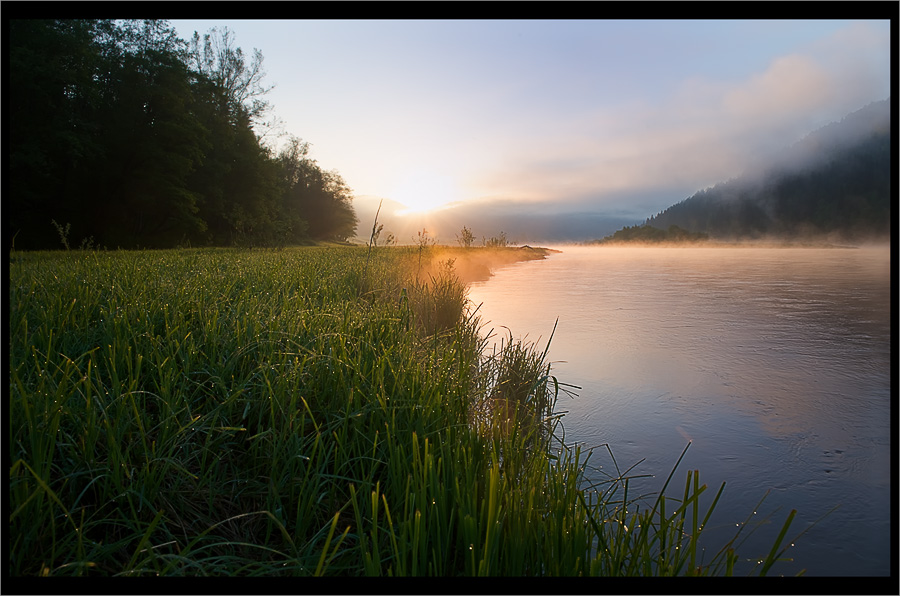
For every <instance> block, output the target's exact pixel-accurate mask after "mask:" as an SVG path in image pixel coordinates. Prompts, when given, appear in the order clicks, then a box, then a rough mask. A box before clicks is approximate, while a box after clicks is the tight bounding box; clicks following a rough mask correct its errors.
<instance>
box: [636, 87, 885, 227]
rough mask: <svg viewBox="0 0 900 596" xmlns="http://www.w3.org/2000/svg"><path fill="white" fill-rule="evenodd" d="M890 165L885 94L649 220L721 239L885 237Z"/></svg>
mask: <svg viewBox="0 0 900 596" xmlns="http://www.w3.org/2000/svg"><path fill="white" fill-rule="evenodd" d="M891 170H892V160H891V127H890V103H889V102H888V101H887V100H885V101H880V102H875V103H873V104H870V105H868V106H866V107H865V108H863V109H861V110H858V111H856V112H854V113H852V114H849V115H848V116H846V117H845V118H844V119H843V120H841V121H840V122H834V123H831V124H829V125H827V126H825V127H823V128H821V129H819V130H817V131H814V132H813V133H811V134H810V135H808V136H807V137H805V138H804V139H802V140H801V141H799V142H798V143H796V144H795V145H793V146H791V147H788V148H785V150H784V151H782V152H781V154H779V155H778V156H776V158H775V159H773V160H772V164H771V165H769V166H768V167H766V168H762V169H760V170H759V171H757V172H753V173H751V174H749V175H744V176H741V177H739V178H735V179H732V180H729V181H727V182H721V183H719V184H716V185H715V186H713V187H711V188H707V189H705V190H701V191H699V192H697V193H695V194H694V195H693V196H691V197H690V198H688V199H685V200H684V201H682V202H680V203H677V204H675V205H673V206H671V207H669V208H668V209H666V210H665V211H663V212H661V213H659V214H657V215H655V216H654V217H651V218H649V219H648V220H647V221H646V222H645V223H646V224H647V225H649V226H653V227H656V228H668V227H669V226H672V225H677V226H681V227H683V228H685V229H688V230H691V231H695V232H706V233H709V234H710V236H714V237H716V238H749V239H752V238H764V237H773V236H774V237H783V238H790V237H794V238H797V237H800V238H808V237H830V238H837V239H849V240H867V239H885V238H887V237H888V236H889V235H890V222H891V217H890V216H891V197H892V193H891V188H890V186H891Z"/></svg>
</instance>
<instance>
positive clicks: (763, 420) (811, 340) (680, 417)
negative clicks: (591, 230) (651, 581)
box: [469, 247, 892, 576]
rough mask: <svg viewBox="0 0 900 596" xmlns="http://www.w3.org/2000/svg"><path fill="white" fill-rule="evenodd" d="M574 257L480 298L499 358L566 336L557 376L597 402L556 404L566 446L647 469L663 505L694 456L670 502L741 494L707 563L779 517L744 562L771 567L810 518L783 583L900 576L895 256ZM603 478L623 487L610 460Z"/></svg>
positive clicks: (713, 532)
mask: <svg viewBox="0 0 900 596" xmlns="http://www.w3.org/2000/svg"><path fill="white" fill-rule="evenodd" d="M561 250H562V252H561V253H558V254H553V255H551V256H550V257H548V258H547V259H546V260H542V261H530V262H524V263H519V264H516V265H512V266H509V267H504V268H501V269H499V270H497V271H496V272H495V274H494V276H493V277H492V278H491V279H490V280H488V281H482V282H474V283H472V284H471V286H470V291H469V298H470V300H472V302H473V303H474V304H480V305H481V307H480V310H479V313H480V314H481V316H482V320H483V321H484V322H485V324H486V326H485V327H484V328H483V332H487V331H489V330H490V329H494V333H495V337H496V339H498V340H499V338H500V336H501V335H505V334H508V333H509V331H508V330H511V331H512V334H513V336H514V337H515V338H517V339H519V338H524V339H525V340H526V341H532V342H535V343H537V345H538V346H539V348H540V349H543V347H544V346H545V345H546V342H547V339H548V337H549V336H550V333H551V331H552V330H553V326H554V322H555V321H556V320H557V318H558V326H557V328H556V332H555V335H554V336H553V339H552V342H551V345H550V350H549V359H550V361H551V362H553V368H552V370H553V374H554V375H555V376H556V377H557V378H558V379H559V380H560V381H562V382H564V383H570V384H574V385H578V386H579V387H581V389H580V390H578V391H577V392H576V393H577V396H576V397H570V396H567V395H564V394H560V397H559V401H558V404H557V409H558V410H560V411H565V412H567V413H566V415H565V416H564V418H563V426H564V429H565V441H566V442H567V443H575V442H577V443H580V444H583V445H584V446H586V447H597V446H600V445H604V444H605V445H608V446H609V449H610V450H611V451H612V453H613V455H614V456H615V459H616V461H617V462H618V465H619V466H620V467H621V468H622V469H625V468H627V467H628V466H630V465H632V464H635V463H637V462H638V461H640V460H642V459H643V460H644V461H643V462H642V463H641V464H640V465H639V466H638V467H637V468H636V469H635V470H634V473H635V474H652V475H653V478H650V479H639V480H635V481H633V483H634V484H635V485H636V486H638V487H639V488H640V489H641V490H642V492H650V491H654V490H658V489H659V488H660V487H661V485H662V482H663V481H664V480H665V478H666V476H667V475H668V473H669V471H671V469H672V467H673V465H674V464H675V462H676V460H677V459H678V456H679V455H680V454H681V452H682V450H683V449H684V448H685V446H686V445H687V444H688V442H690V448H689V449H688V451H687V454H686V456H685V459H684V460H683V461H682V464H681V466H680V467H679V469H678V472H677V473H676V475H675V480H674V481H673V487H672V488H670V490H669V493H668V494H669V495H670V496H672V497H677V495H678V494H679V492H680V491H681V490H683V488H684V479H685V475H686V473H687V471H688V470H694V469H697V470H699V471H700V480H701V481H702V482H703V483H706V484H707V485H708V486H709V487H710V490H709V491H708V492H709V493H710V494H714V493H715V491H716V490H717V489H718V487H719V485H720V484H721V483H722V482H725V483H726V486H725V491H724V493H723V496H722V500H721V501H720V502H719V504H718V505H717V506H716V509H715V512H714V514H713V516H712V518H711V520H710V530H709V533H710V536H708V539H709V540H708V541H707V543H706V548H707V551H708V554H707V557H711V556H712V552H714V551H715V550H717V549H718V547H719V546H721V544H723V543H724V542H725V540H727V538H728V537H730V536H731V535H732V534H733V531H734V529H735V528H736V524H737V523H740V522H743V521H744V520H745V519H747V517H748V516H750V517H751V525H755V524H756V522H758V521H759V520H762V519H764V518H765V517H766V516H767V515H771V523H769V524H766V525H763V526H761V527H760V529H759V530H757V531H756V532H755V533H754V534H753V535H751V537H750V538H749V539H748V540H747V542H746V543H744V545H743V546H742V547H741V548H739V549H738V554H739V555H741V556H743V557H745V558H751V557H757V556H758V555H763V556H764V555H765V553H766V552H767V551H768V548H769V547H770V546H771V542H772V540H773V539H774V538H775V536H776V535H777V533H778V530H779V529H780V527H781V523H782V522H783V521H784V519H785V517H786V516H787V514H788V512H789V511H790V510H791V509H796V510H797V517H796V518H795V520H794V523H793V525H792V527H791V529H790V531H789V533H788V537H789V538H792V537H795V536H796V535H797V534H799V533H800V532H802V531H804V530H807V531H806V533H805V534H803V535H802V536H800V537H799V538H798V539H797V540H795V541H793V544H794V545H793V546H792V547H790V548H789V549H788V551H787V553H786V555H785V556H788V557H791V558H792V559H793V561H792V562H782V563H778V564H776V566H775V567H774V568H773V570H772V572H773V573H778V574H784V575H793V574H795V573H797V572H799V571H800V570H803V569H805V570H806V575H812V576H829V575H834V576H874V575H888V574H889V573H890V564H891V559H890V539H891V537H890V532H891V526H890V521H891V506H892V501H891V500H890V484H891V414H892V410H891V403H890V402H891V282H890V277H891V265H890V249H889V248H887V247H880V248H879V247H868V248H747V247H744V248H620V247H561ZM504 327H505V328H504ZM590 463H591V464H592V465H593V468H592V469H591V470H589V475H596V479H600V478H602V477H603V476H602V475H603V474H604V473H612V470H613V463H612V460H611V458H610V456H609V454H608V453H607V450H606V447H600V448H597V449H595V450H594V455H593V456H592V457H591V460H590ZM590 479H591V478H589V480H590ZM640 483H642V484H640ZM630 490H632V489H631V488H630ZM635 490H637V489H635ZM767 491H768V496H767V497H766V500H765V502H764V503H763V505H762V506H761V507H760V508H759V510H758V511H757V510H756V505H757V503H758V502H759V500H760V499H761V498H762V497H763V496H764V495H765V494H766V493H767ZM835 507H836V509H835ZM754 511H756V514H755V515H754ZM826 514H827V515H826ZM823 516H825V517H824V518H823V519H820V518H822V517H823ZM817 520H819V521H818V522H817V523H814V522H816V521H817ZM746 533H747V531H744V533H742V536H743V535H745V534H746ZM726 534H727V535H726ZM744 565H745V567H744V569H745V570H746V569H749V568H748V567H746V566H747V565H750V563H744Z"/></svg>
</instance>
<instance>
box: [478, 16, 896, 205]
mask: <svg viewBox="0 0 900 596" xmlns="http://www.w3.org/2000/svg"><path fill="white" fill-rule="evenodd" d="M889 41H890V40H889V36H888V35H887V34H886V33H884V32H882V31H881V30H880V29H876V28H873V27H871V26H869V25H867V24H864V23H859V24H853V25H851V26H849V27H847V28H844V29H842V30H839V31H837V32H836V33H835V34H833V35H831V36H829V37H828V38H825V39H822V40H820V41H818V42H816V43H814V44H810V45H808V46H806V47H801V48H795V51H793V52H791V53H789V54H784V55H781V56H777V57H774V58H773V59H772V60H770V62H769V63H768V64H767V65H766V66H765V67H764V68H762V69H759V70H757V71H756V72H754V73H752V74H750V75H749V76H746V77H744V78H743V79H742V80H737V81H726V80H721V79H711V78H705V77H700V76H690V77H686V78H685V79H683V80H682V81H681V83H680V84H679V85H678V86H677V87H676V88H674V89H673V90H672V91H671V92H670V93H669V94H668V95H667V96H666V97H664V98H663V99H661V100H658V101H656V102H651V101H646V100H644V101H641V102H634V103H631V104H620V105H616V106H611V107H605V108H598V109H597V110H594V111H593V112H589V113H583V112H582V113H575V114H571V115H569V116H567V117H564V118H562V119H559V120H557V121H556V129H557V130H556V133H555V134H553V135H550V136H549V137H544V136H542V137H540V140H539V139H538V137H537V135H535V136H534V137H533V138H531V137H527V136H526V137H521V138H518V139H517V141H518V144H517V146H514V147H511V148H509V149H508V154H507V156H506V159H505V162H504V164H503V165H502V166H501V167H499V168H496V169H495V170H494V171H492V172H491V173H489V174H486V175H484V176H483V177H482V179H481V180H480V182H481V183H482V188H483V189H485V190H486V191H487V192H486V193H485V194H492V193H493V194H494V195H496V196H501V195H502V196H508V197H513V198H517V199H521V200H530V201H541V200H546V201H560V200H563V199H564V198H566V197H574V196H579V197H590V198H589V199H585V200H587V201H589V202H590V203H591V204H592V205H593V206H594V207H595V208H597V209H603V208H605V207H604V206H605V205H607V206H608V205H611V204H612V202H614V201H617V200H620V197H621V194H622V192H623V191H626V190H634V191H640V190H641V189H643V190H644V191H649V190H653V189H657V190H658V196H659V199H658V201H659V206H660V207H662V208H664V207H666V206H668V205H670V204H672V203H674V202H677V201H679V200H681V199H683V198H684V196H683V194H682V193H683V189H685V188H692V189H693V190H699V189H701V188H704V187H705V186H709V185H712V184H715V183H716V182H719V181H722V180H726V179H728V178H730V177H733V176H737V175H739V174H741V173H742V171H744V170H745V169H747V168H749V167H755V166H756V165H757V163H758V162H759V161H760V160H761V159H764V158H765V157H766V156H767V155H769V154H771V153H772V152H773V151H775V150H777V149H780V148H782V147H784V146H786V145H789V144H791V143H794V142H796V141H797V140H799V139H800V138H801V137H802V136H804V135H805V134H808V133H809V132H812V131H813V130H815V129H816V128H819V127H821V126H824V125H825V124H827V123H829V122H831V121H834V120H839V119H841V118H842V117H843V116H845V115H846V114H847V113H849V112H851V111H853V110H856V109H859V108H861V107H863V106H864V105H865V104H867V103H869V102H871V101H875V100H879V99H884V98H885V97H886V96H887V94H888V93H889V90H888V85H889V82H890V69H889V60H888V59H889V53H890V52H889V47H890V46H889ZM667 189H669V190H668V192H667ZM644 194H646V193H644Z"/></svg>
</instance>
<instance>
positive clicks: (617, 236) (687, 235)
mask: <svg viewBox="0 0 900 596" xmlns="http://www.w3.org/2000/svg"><path fill="white" fill-rule="evenodd" d="M707 240H709V234H707V233H705V232H689V231H688V230H685V229H683V228H681V227H679V226H676V225H674V224H673V225H670V226H669V228H668V229H666V230H662V229H660V228H655V227H653V226H650V225H647V224H644V225H640V226H625V227H623V228H622V229H621V230H617V231H616V232H615V233H614V234H613V235H611V236H606V237H605V238H603V239H602V240H594V241H593V242H589V244H619V243H632V242H633V243H647V242H649V243H663V242H674V243H692V242H705V241H707Z"/></svg>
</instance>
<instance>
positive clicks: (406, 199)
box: [389, 170, 459, 215]
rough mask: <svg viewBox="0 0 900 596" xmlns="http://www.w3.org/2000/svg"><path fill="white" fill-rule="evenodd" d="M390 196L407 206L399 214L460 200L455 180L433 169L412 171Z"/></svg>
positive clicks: (422, 210)
mask: <svg viewBox="0 0 900 596" xmlns="http://www.w3.org/2000/svg"><path fill="white" fill-rule="evenodd" d="M389 197H390V198H391V199H393V200H395V201H397V202H398V203H401V204H403V206H404V207H405V209H402V210H401V211H398V215H407V214H411V213H424V212H427V211H434V210H436V209H440V208H442V207H445V206H447V205H448V204H450V203H453V202H454V201H457V200H459V196H458V189H457V186H456V182H455V180H454V179H453V178H452V177H450V176H446V175H443V174H439V173H436V172H434V171H431V170H414V171H412V172H410V173H409V174H407V175H406V176H404V177H403V178H402V179H401V180H400V183H399V184H398V185H397V186H396V187H395V188H394V189H393V192H392V193H391V194H390V195H389Z"/></svg>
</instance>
